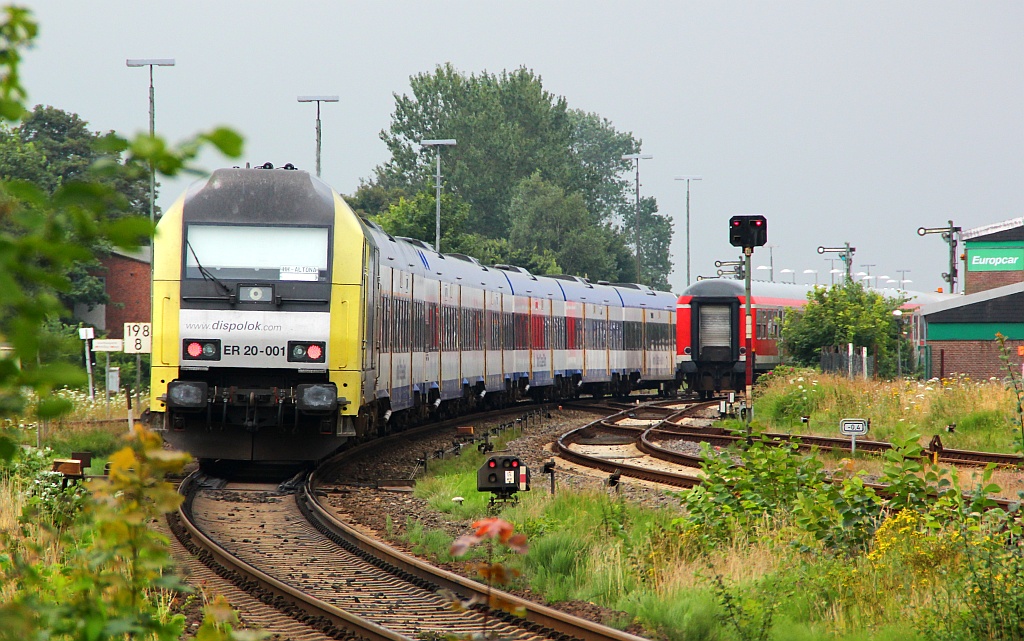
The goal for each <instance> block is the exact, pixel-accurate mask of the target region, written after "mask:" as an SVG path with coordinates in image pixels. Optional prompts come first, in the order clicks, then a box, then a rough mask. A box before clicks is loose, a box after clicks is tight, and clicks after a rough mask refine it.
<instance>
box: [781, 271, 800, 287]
mask: <svg viewBox="0 0 1024 641" xmlns="http://www.w3.org/2000/svg"><path fill="white" fill-rule="evenodd" d="M779 273H782V274H793V284H794V285H795V284H796V270H793V269H790V268H788V267H786V268H784V269H783V270H782V271H781V272H779ZM783 278H785V276H783ZM783 282H785V281H783Z"/></svg>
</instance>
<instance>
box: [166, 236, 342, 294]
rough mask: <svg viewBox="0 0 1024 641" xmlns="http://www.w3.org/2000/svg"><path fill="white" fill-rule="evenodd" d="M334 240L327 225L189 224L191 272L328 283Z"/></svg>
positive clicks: (187, 270) (187, 267) (188, 270)
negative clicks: (330, 256)
mask: <svg viewBox="0 0 1024 641" xmlns="http://www.w3.org/2000/svg"><path fill="white" fill-rule="evenodd" d="M329 244H330V231H329V230H328V229H327V228H326V227H255V226H247V225H189V226H188V229H187V230H186V232H185V249H184V254H185V277H186V278H206V277H208V276H209V275H212V276H214V277H216V278H220V279H236V280H247V279H251V280H262V281H266V280H277V281H308V282H319V283H326V282H328V281H329V280H330V274H329V267H330V266H329V264H328V263H329V260H328V257H329V255H330V252H329ZM204 271H205V272H207V275H204V273H203V272H204Z"/></svg>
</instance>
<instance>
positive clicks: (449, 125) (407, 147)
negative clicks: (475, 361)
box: [348, 64, 672, 291]
mask: <svg viewBox="0 0 1024 641" xmlns="http://www.w3.org/2000/svg"><path fill="white" fill-rule="evenodd" d="M410 88H411V93H410V94H403V95H399V94H395V111H394V112H393V113H392V115H391V125H390V127H389V128H388V129H385V130H383V131H381V132H380V137H381V140H383V141H384V144H385V145H387V148H388V151H389V152H390V154H391V159H390V160H388V161H387V162H385V163H384V164H382V165H380V166H378V167H376V168H375V169H374V171H373V176H372V177H371V178H369V179H365V180H363V181H362V182H361V184H360V185H359V187H358V189H356V191H355V193H354V194H352V195H351V196H350V197H349V198H348V200H349V203H350V204H351V205H352V206H353V208H354V209H355V210H356V211H357V212H359V213H360V214H362V215H365V216H367V217H369V218H372V219H374V220H375V221H376V222H378V223H379V224H380V225H381V226H382V227H383V228H384V229H385V230H387V231H388V232H389V233H391V234H393V235H400V236H409V237H413V238H419V239H421V240H426V241H433V239H434V235H435V219H436V200H435V197H436V196H435V186H434V182H435V179H434V174H435V162H436V154H437V153H440V154H441V159H442V160H441V164H442V175H443V178H444V188H443V195H442V197H441V251H443V252H458V253H464V254H468V255H470V256H473V257H475V258H478V259H480V260H481V262H483V263H485V264H496V263H507V264H514V265H518V266H520V267H525V268H527V269H529V270H530V271H531V272H534V273H538V274H562V273H564V274H574V275H578V276H585V277H588V278H590V279H591V280H594V281H597V280H606V281H609V282H635V281H636V261H635V255H636V254H635V252H636V241H635V237H636V223H635V220H636V203H635V200H634V197H633V196H632V193H633V183H632V181H631V180H630V178H629V169H630V164H629V161H628V160H623V159H622V156H623V155H624V154H631V153H637V152H639V151H640V146H641V141H639V140H638V139H636V138H634V137H633V135H632V134H630V133H625V132H620V131H617V130H616V129H615V128H614V127H613V126H612V123H611V122H610V121H609V120H608V119H606V118H603V117H601V116H600V115H598V114H595V113H589V112H586V111H583V110H580V109H572V108H570V107H569V104H568V101H567V99H566V98H564V97H561V96H556V95H554V94H552V93H551V92H549V91H547V90H546V89H544V85H543V81H542V79H541V77H540V76H539V75H537V74H536V73H534V72H533V71H532V70H529V69H526V68H519V69H516V70H514V71H502V72H501V73H497V74H493V73H487V72H482V73H479V74H468V75H467V74H465V73H463V72H460V71H458V70H457V69H455V68H454V67H453V66H452V65H450V64H445V65H440V66H438V67H437V68H436V69H435V70H434V71H433V72H430V73H420V74H417V75H415V76H413V77H412V78H411V79H410ZM427 139H455V140H456V141H457V144H456V145H455V146H450V147H444V148H443V149H442V150H441V151H440V152H438V150H437V149H436V148H433V147H423V146H421V145H420V141H422V140H427ZM639 210H640V211H639V244H640V257H641V265H642V272H641V278H640V280H641V281H642V282H643V283H645V284H648V285H650V286H652V287H654V288H655V289H661V290H664V291H670V288H669V285H668V274H669V272H670V271H671V269H672V267H671V263H670V260H669V242H670V241H671V238H672V225H671V221H670V220H669V219H668V218H667V217H665V216H662V215H660V214H658V205H657V202H656V200H655V199H654V198H650V197H648V198H643V199H641V201H640V206H639ZM431 244H433V243H432V242H431Z"/></svg>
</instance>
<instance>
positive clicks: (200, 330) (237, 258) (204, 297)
mask: <svg viewBox="0 0 1024 641" xmlns="http://www.w3.org/2000/svg"><path fill="white" fill-rule="evenodd" d="M185 247H186V252H185V263H184V279H183V290H184V291H183V294H182V298H183V304H182V309H181V314H180V316H179V328H178V330H179V333H180V335H181V337H182V338H181V352H180V354H179V356H180V358H181V363H182V367H189V366H193V365H196V366H202V367H243V368H253V367H258V368H283V369H293V370H304V371H307V372H317V371H319V372H326V371H327V347H328V339H329V337H330V312H329V307H328V306H329V300H330V293H331V292H330V281H329V271H328V268H329V253H330V252H329V248H330V229H329V228H328V227H284V226H281V227H278V226H274V227H255V226H248V225H211V224H199V223H194V224H191V225H187V226H186V229H185ZM226 281H230V282H231V284H230V285H229V284H227V282H226ZM211 287H212V288H213V292H211V291H209V290H210V288H211ZM190 289H195V290H196V291H195V295H191V296H190V295H189V294H190V292H189V291H188V290H190ZM211 294H212V295H211ZM192 303H194V304H192ZM217 303H225V304H217Z"/></svg>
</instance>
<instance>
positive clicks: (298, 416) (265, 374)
mask: <svg viewBox="0 0 1024 641" xmlns="http://www.w3.org/2000/svg"><path fill="white" fill-rule="evenodd" d="M339 203H340V199H337V198H336V196H335V195H334V194H333V192H332V191H331V190H330V189H329V188H328V187H326V185H324V184H323V183H320V182H319V181H317V180H315V179H312V178H311V177H310V176H309V175H308V174H307V173H305V172H299V171H282V170H252V169H245V170H238V169H236V170H221V171H218V172H215V173H214V175H213V176H212V177H211V178H210V180H208V181H207V182H206V183H205V184H202V185H200V186H198V187H195V188H193V189H192V190H190V191H189V193H187V194H186V196H185V197H184V198H183V199H182V200H180V201H179V202H178V203H177V204H175V206H174V207H172V208H171V209H170V210H169V211H168V212H167V215H166V216H164V218H163V219H162V220H161V222H160V225H159V227H158V234H157V241H156V243H155V252H154V310H153V311H154V315H153V318H154V334H155V335H156V336H157V339H158V340H157V341H156V342H157V343H158V345H155V346H154V354H153V381H152V383H153V386H152V387H153V400H152V403H151V409H152V410H153V411H163V412H164V416H163V418H164V420H163V427H164V428H165V429H166V432H165V439H166V440H168V441H169V442H171V443H172V444H174V445H177V446H179V447H182V448H183V449H186V450H188V451H190V452H191V453H192V454H193V455H195V456H197V457H199V458H226V459H238V460H282V461H283V460H311V459H315V458H319V457H320V456H322V455H324V454H326V453H328V452H330V451H332V450H333V449H335V448H337V446H338V445H340V443H341V442H343V441H340V440H339V438H340V437H341V436H342V435H341V431H342V430H341V429H340V428H339V426H340V425H341V422H340V420H339V419H340V417H339V409H344V408H346V407H347V405H349V404H351V402H350V401H349V400H348V399H347V398H345V396H344V394H343V393H339V387H348V385H347V383H340V381H342V380H345V375H344V373H343V372H340V371H337V370H338V369H339V368H338V367H337V366H336V363H337V362H338V360H339V359H338V358H337V357H338V356H339V354H334V353H333V352H335V351H336V352H342V351H344V344H343V343H341V342H339V341H334V342H332V335H331V331H332V323H331V317H332V309H333V307H332V306H333V305H336V304H337V305H343V304H346V303H348V302H349V299H350V298H353V295H352V294H351V292H348V291H346V288H344V287H337V282H336V281H337V277H338V276H339V274H346V273H348V272H351V271H354V273H357V274H358V273H360V272H361V265H360V264H359V263H360V261H361V259H362V252H361V251H356V252H354V257H353V256H351V255H343V256H342V262H355V263H356V265H354V266H351V267H349V268H343V267H342V266H340V265H337V266H336V265H335V264H334V262H335V260H336V259H335V255H336V254H338V253H339V252H338V250H339V245H338V244H337V242H336V241H338V240H339V239H337V238H335V234H336V229H337V227H338V225H337V224H336V223H337V218H338V208H339ZM341 207H342V208H344V205H341ZM345 209H346V212H345V213H348V214H349V215H351V213H350V212H347V208H345ZM350 224H351V222H350ZM355 226H356V228H357V229H358V223H355ZM346 231H347V232H349V234H348V236H349V237H351V236H352V234H351V229H346ZM355 244H356V246H357V247H360V248H361V245H362V242H361V240H359V241H358V242H357V243H355ZM341 248H342V249H343V250H344V249H347V248H346V247H344V246H341ZM345 253H348V252H345ZM357 283H358V280H357ZM348 289H351V288H348ZM355 300H356V301H357V302H358V300H359V296H358V294H357V295H355ZM343 329H348V328H347V327H345V328H343ZM346 360H351V359H347V358H346ZM356 360H357V362H358V359H356ZM332 365H333V369H334V370H335V371H332ZM339 383H340V384H339ZM355 387H356V389H355V390H351V391H349V393H350V395H351V394H352V392H355V394H354V395H353V397H354V398H356V399H358V385H357V386H355Z"/></svg>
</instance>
